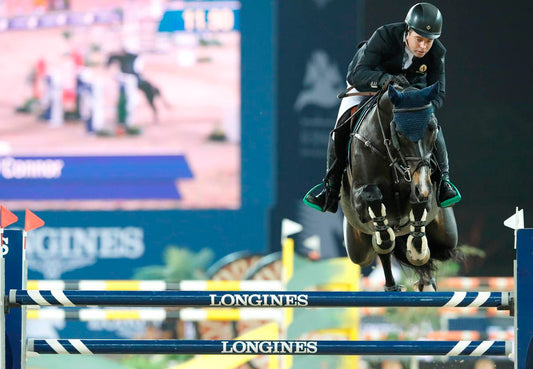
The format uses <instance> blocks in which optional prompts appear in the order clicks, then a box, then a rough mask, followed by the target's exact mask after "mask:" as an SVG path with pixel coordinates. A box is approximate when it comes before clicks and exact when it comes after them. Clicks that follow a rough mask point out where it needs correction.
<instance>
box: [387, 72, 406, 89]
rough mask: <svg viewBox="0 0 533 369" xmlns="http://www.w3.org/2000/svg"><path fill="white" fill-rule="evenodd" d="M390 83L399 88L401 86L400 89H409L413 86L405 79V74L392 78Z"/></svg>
mask: <svg viewBox="0 0 533 369" xmlns="http://www.w3.org/2000/svg"><path fill="white" fill-rule="evenodd" d="M389 83H392V84H393V85H397V86H400V87H407V86H409V85H410V84H411V83H410V82H409V80H408V79H407V78H405V76H404V75H403V74H398V75H396V76H391V78H390V80H389Z"/></svg>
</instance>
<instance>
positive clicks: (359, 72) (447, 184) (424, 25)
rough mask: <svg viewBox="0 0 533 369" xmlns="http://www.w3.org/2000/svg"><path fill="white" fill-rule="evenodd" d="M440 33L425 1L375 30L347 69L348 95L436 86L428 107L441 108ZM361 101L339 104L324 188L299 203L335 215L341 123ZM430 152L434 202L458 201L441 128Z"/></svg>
mask: <svg viewBox="0 0 533 369" xmlns="http://www.w3.org/2000/svg"><path fill="white" fill-rule="evenodd" d="M441 30H442V15H441V13H440V11H439V9H437V7H435V6H434V5H432V4H429V3H418V4H415V5H414V6H413V7H411V9H410V10H409V12H408V13H407V16H406V18H405V22H400V23H392V24H388V25H384V26H382V27H380V28H378V29H377V30H376V31H375V32H374V34H373V35H372V37H370V39H369V40H368V41H367V42H364V43H362V44H361V45H360V47H359V49H358V50H357V52H356V53H355V56H354V58H353V60H352V61H351V63H350V65H349V67H348V74H347V76H346V80H347V83H348V85H349V87H350V86H351V87H352V88H353V89H352V91H351V92H353V91H355V92H377V91H379V90H380V89H382V88H383V87H384V86H386V85H387V84H388V83H393V84H396V85H399V86H401V87H407V86H415V87H418V88H423V87H427V86H429V85H432V84H433V83H436V82H439V96H438V97H437V99H436V100H435V101H434V102H433V106H434V108H440V107H441V106H442V104H443V101H444V96H445V91H446V85H445V71H444V59H445V55H446V49H445V48H444V46H443V45H442V43H441V42H440V41H439V40H438V38H439V36H440V34H441ZM362 100H364V98H363V97H362V96H350V97H345V98H343V100H342V102H341V106H340V110H339V116H338V117H337V121H336V124H335V129H334V131H333V132H332V134H331V135H330V138H329V142H328V153H327V173H326V177H325V178H324V180H323V184H324V189H323V190H322V192H320V194H318V195H316V196H313V195H311V192H313V190H314V188H313V189H312V190H311V191H309V192H308V193H307V194H306V196H305V198H304V202H305V203H306V204H307V205H309V206H311V207H312V208H315V209H317V210H321V211H329V212H332V213H335V212H336V211H337V208H338V203H339V192H340V187H341V181H342V174H343V172H344V169H345V166H346V158H347V146H348V143H349V136H350V132H351V130H350V124H343V123H345V122H346V120H348V119H351V118H352V117H353V114H354V113H355V111H356V110H357V106H358V105H361V102H362ZM433 152H434V157H435V159H436V161H437V163H438V166H439V170H440V173H441V181H440V184H439V187H438V191H437V196H438V197H437V201H438V203H439V206H441V207H447V206H451V205H453V204H455V203H457V202H458V201H460V200H461V195H460V194H459V191H458V190H457V188H456V187H455V186H454V185H453V184H452V183H451V181H450V175H449V164H448V153H447V150H446V144H445V142H444V137H443V134H442V129H439V133H438V135H437V140H436V144H435V149H434V150H433ZM316 187H318V186H316ZM316 187H315V188H316Z"/></svg>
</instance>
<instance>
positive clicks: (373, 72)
mask: <svg viewBox="0 0 533 369" xmlns="http://www.w3.org/2000/svg"><path fill="white" fill-rule="evenodd" d="M396 44H397V42H396V40H395V39H394V35H392V34H391V30H390V29H389V28H388V27H387V26H383V27H380V28H378V29H377V30H376V32H374V34H373V35H372V37H370V39H369V40H368V42H367V43H366V44H365V45H363V46H362V47H361V48H360V49H359V50H358V51H357V52H356V54H355V56H354V58H353V60H352V62H351V63H350V66H349V67H348V74H347V76H346V80H347V81H348V83H349V84H350V85H352V86H354V87H355V88H356V89H357V90H358V91H377V90H379V89H380V88H382V87H383V84H384V83H385V82H386V81H387V80H388V79H389V78H390V74H388V73H385V71H384V69H383V67H382V64H383V62H384V61H385V60H387V59H388V58H390V57H391V56H392V55H394V53H401V49H398V47H399V46H398V45H396ZM396 49H398V50H396Z"/></svg>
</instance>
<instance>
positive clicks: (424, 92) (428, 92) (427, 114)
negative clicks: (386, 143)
mask: <svg viewBox="0 0 533 369" xmlns="http://www.w3.org/2000/svg"><path fill="white" fill-rule="evenodd" d="M438 92H439V85H438V83H436V84H434V85H432V86H429V87H426V88H424V89H421V90H417V89H411V88H408V89H405V90H403V91H399V90H397V89H396V88H395V87H394V86H392V85H389V88H388V95H389V99H390V101H391V102H392V104H393V109H392V113H393V119H392V122H391V124H390V128H391V132H390V133H391V141H392V143H393V146H394V147H395V148H396V151H397V154H398V156H399V159H400V160H401V161H404V162H406V163H407V164H408V166H409V170H410V173H411V175H410V179H411V201H412V202H424V201H427V200H428V198H429V196H430V194H431V189H432V186H431V166H430V158H431V153H432V151H433V147H434V145H435V140H436V138H437V133H438V124H437V119H436V117H435V115H434V114H433V105H432V101H433V100H434V99H435V98H436V97H437V96H438Z"/></svg>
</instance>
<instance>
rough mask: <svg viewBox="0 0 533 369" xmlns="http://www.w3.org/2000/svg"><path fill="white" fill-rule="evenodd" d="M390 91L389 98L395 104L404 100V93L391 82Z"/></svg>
mask: <svg viewBox="0 0 533 369" xmlns="http://www.w3.org/2000/svg"><path fill="white" fill-rule="evenodd" d="M388 92H389V99H390V101H391V102H392V103H393V104H394V105H398V103H399V102H400V101H402V95H403V94H402V93H401V92H400V91H398V90H397V89H395V88H394V86H393V85H392V83H390V84H389V88H388Z"/></svg>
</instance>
